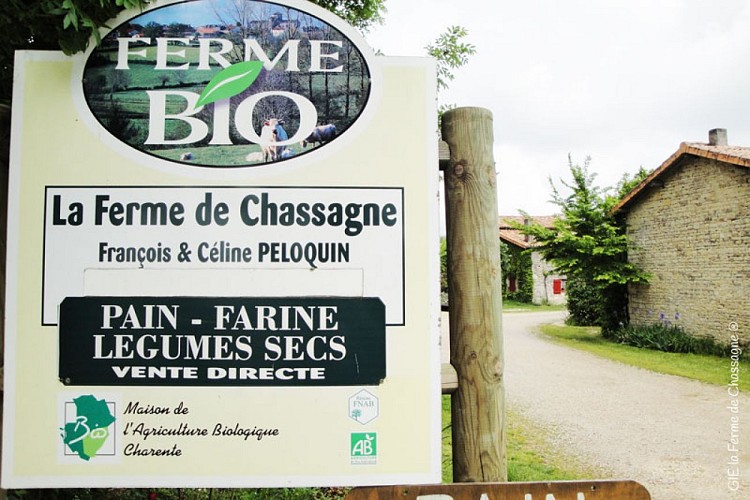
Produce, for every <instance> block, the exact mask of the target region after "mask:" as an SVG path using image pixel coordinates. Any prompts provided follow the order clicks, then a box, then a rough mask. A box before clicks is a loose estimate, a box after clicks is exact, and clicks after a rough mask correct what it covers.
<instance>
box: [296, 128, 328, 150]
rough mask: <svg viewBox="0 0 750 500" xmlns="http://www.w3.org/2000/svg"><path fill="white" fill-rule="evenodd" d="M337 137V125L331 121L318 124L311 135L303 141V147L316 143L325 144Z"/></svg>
mask: <svg viewBox="0 0 750 500" xmlns="http://www.w3.org/2000/svg"><path fill="white" fill-rule="evenodd" d="M335 138H336V125H334V124H333V123H329V124H327V125H318V126H317V127H315V128H314V129H313V131H312V132H311V133H310V135H309V136H308V137H307V139H305V140H304V141H302V147H303V148H304V147H306V146H307V145H308V144H312V145H313V146H314V145H315V144H316V143H320V144H325V143H326V142H330V141H332V140H333V139H335Z"/></svg>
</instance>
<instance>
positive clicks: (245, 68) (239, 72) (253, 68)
mask: <svg viewBox="0 0 750 500" xmlns="http://www.w3.org/2000/svg"><path fill="white" fill-rule="evenodd" d="M262 69H263V62H261V61H245V62H240V63H237V64H232V65H231V66H229V67H227V68H224V69H223V70H221V71H219V72H218V73H217V74H216V76H214V77H213V78H212V79H211V81H210V82H208V85H206V88H205V89H203V92H201V95H200V97H199V98H198V102H197V103H196V107H198V106H205V105H206V104H210V103H212V102H216V101H220V100H221V99H228V98H230V97H232V96H235V95H237V94H239V93H240V92H242V91H243V90H245V89H247V88H248V87H250V85H252V84H253V82H254V81H255V79H256V78H258V75H260V71H261V70H262Z"/></svg>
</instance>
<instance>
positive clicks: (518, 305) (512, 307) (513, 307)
mask: <svg viewBox="0 0 750 500" xmlns="http://www.w3.org/2000/svg"><path fill="white" fill-rule="evenodd" d="M566 307H567V306H566V305H565V304H560V305H537V304H529V303H528V302H516V301H515V300H506V299H503V311H504V312H545V311H564V310H565V309H566Z"/></svg>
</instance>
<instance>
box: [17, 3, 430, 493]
mask: <svg viewBox="0 0 750 500" xmlns="http://www.w3.org/2000/svg"><path fill="white" fill-rule="evenodd" d="M230 4H232V5H234V3H233V2H229V1H228V0H214V1H209V0H194V1H187V2H176V1H157V2H153V3H152V5H150V6H149V8H148V9H147V10H145V11H143V12H127V13H124V14H123V15H122V16H121V17H120V18H118V19H115V20H112V21H111V22H110V23H109V25H110V26H112V27H113V28H112V30H111V32H109V33H107V34H105V36H104V37H103V41H102V44H101V45H100V46H98V47H91V48H90V49H89V51H88V52H87V53H85V54H81V55H79V56H75V57H66V56H63V55H62V54H58V53H43V52H19V53H18V55H17V59H16V80H15V87H14V102H13V131H12V144H11V146H12V150H11V164H12V165H11V173H10V193H9V223H8V268H7V269H8V280H7V302H6V351H5V356H6V358H5V406H4V409H5V416H4V417H5V420H4V426H3V432H4V434H3V461H2V467H3V470H2V486H3V487H4V488H33V487H66V486H77V487H118V486H121V487H128V486H130V487H156V486H162V487H170V486H172V487H177V486H179V487H242V486H245V487H264V486H267V487H280V486H312V485H320V486H325V485H342V486H345V485H378V484H406V483H426V482H439V481H440V470H441V467H440V465H441V464H440V449H441V446H440V427H441V425H440V382H439V371H440V367H439V331H438V320H439V293H438V287H439V284H438V282H439V279H438V273H439V264H438V221H437V213H438V210H437V206H436V205H437V196H436V193H437V137H436V133H435V118H436V110H435V93H434V87H435V69H434V64H433V63H432V62H431V61H430V60H427V59H420V58H399V59H395V58H386V57H374V55H373V54H372V51H371V50H370V49H369V48H368V47H367V45H366V44H365V43H364V41H363V40H362V39H361V37H360V36H359V35H358V34H357V33H356V31H354V30H353V29H351V28H350V27H349V26H347V25H346V24H345V23H343V22H342V21H341V20H339V19H338V18H336V17H335V16H333V15H331V14H330V13H328V12H327V11H325V10H323V9H321V8H318V7H316V6H314V5H312V4H309V3H307V2H302V1H298V0H279V1H277V2H265V1H255V0H248V1H246V2H243V3H242V9H241V11H237V10H235V11H232V10H231V9H230V7H231V5H230ZM232 16H234V17H232ZM235 18H236V19H235Z"/></svg>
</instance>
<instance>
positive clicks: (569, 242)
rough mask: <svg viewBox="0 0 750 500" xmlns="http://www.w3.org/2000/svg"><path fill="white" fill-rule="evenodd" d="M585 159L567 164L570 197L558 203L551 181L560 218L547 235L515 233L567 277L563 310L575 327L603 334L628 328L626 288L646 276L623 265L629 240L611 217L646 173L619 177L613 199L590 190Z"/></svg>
mask: <svg viewBox="0 0 750 500" xmlns="http://www.w3.org/2000/svg"><path fill="white" fill-rule="evenodd" d="M589 162H590V159H589V158H587V159H586V161H585V162H584V164H583V165H582V166H581V165H575V164H573V162H572V160H571V159H570V158H568V164H569V167H570V173H571V175H572V177H573V181H572V183H566V182H564V181H563V185H564V186H566V187H567V188H569V189H570V190H571V191H572V193H571V194H570V195H569V196H567V197H563V196H562V195H561V194H560V192H559V191H558V189H557V187H556V186H555V185H554V183H552V181H551V180H550V184H551V186H552V202H553V203H554V204H556V205H557V206H558V207H560V209H561V211H562V215H561V216H560V217H559V218H557V219H556V220H555V222H554V225H553V227H552V228H551V229H549V228H545V227H543V226H541V225H539V224H531V225H528V226H524V225H521V224H518V225H516V228H517V229H519V230H520V231H522V232H523V233H524V234H528V235H529V236H532V237H534V239H535V240H536V242H537V243H538V244H539V246H538V247H536V248H537V250H539V251H540V252H541V253H542V255H543V256H544V257H545V258H546V259H547V260H549V261H550V262H551V263H552V264H553V265H554V266H555V269H556V271H557V272H560V273H562V274H566V275H567V276H568V289H567V293H568V310H569V312H570V315H571V320H572V322H573V323H575V324H592V323H593V324H596V325H599V326H601V327H602V329H603V332H604V333H605V334H607V333H608V332H611V331H612V330H613V329H615V328H617V327H618V326H619V325H620V324H627V322H628V316H627V285H628V284H631V283H646V282H647V281H648V275H647V274H646V273H645V272H643V271H642V270H641V269H639V268H638V267H637V266H635V265H634V264H631V263H630V262H628V259H627V250H628V237H627V235H626V234H625V227H624V224H623V223H622V222H620V221H618V220H617V219H616V218H615V217H614V216H613V215H612V214H611V209H612V207H613V206H614V204H615V203H616V202H617V201H618V200H619V199H620V198H621V197H622V196H624V195H625V194H627V192H628V191H629V189H628V188H629V187H632V186H634V185H635V184H637V183H638V182H640V180H641V179H642V178H643V177H645V175H646V172H645V170H643V169H641V171H640V172H639V173H638V174H636V176H635V178H634V179H630V178H629V177H627V176H625V177H623V180H622V181H621V182H620V184H619V185H618V190H617V195H608V190H603V189H601V188H599V187H597V186H596V185H595V184H594V180H595V178H596V174H591V173H589Z"/></svg>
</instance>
